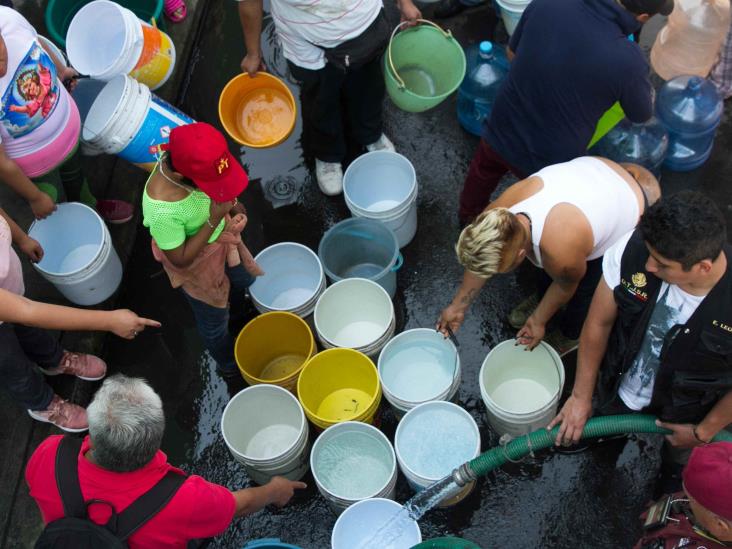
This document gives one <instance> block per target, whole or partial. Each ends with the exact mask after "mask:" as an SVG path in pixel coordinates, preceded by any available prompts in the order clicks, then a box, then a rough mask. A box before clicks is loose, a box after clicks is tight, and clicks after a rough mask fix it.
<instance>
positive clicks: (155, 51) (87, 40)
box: [66, 0, 175, 90]
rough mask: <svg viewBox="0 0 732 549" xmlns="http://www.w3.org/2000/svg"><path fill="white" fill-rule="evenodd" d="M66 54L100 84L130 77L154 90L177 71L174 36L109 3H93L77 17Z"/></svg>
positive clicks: (67, 36)
mask: <svg viewBox="0 0 732 549" xmlns="http://www.w3.org/2000/svg"><path fill="white" fill-rule="evenodd" d="M66 52H67V53H68V54H69V60H70V61H71V65H72V66H73V67H74V68H76V70H78V71H79V72H80V73H81V74H86V75H88V76H90V77H92V78H96V79H99V80H110V79H112V78H113V77H115V76H117V75H119V74H129V75H130V76H131V77H132V78H134V79H135V80H137V81H139V82H141V83H143V84H145V85H146V86H148V87H149V88H150V89H152V90H156V89H158V88H159V87H160V86H162V85H163V84H165V82H167V81H168V78H169V77H170V75H171V74H172V73H173V68H174V67H175V46H174V45H173V41H172V40H171V39H170V36H168V35H167V34H165V33H164V32H163V31H161V30H160V29H158V28H157V27H154V26H152V25H150V24H148V23H146V22H145V21H142V20H140V19H138V17H137V16H136V15H135V14H134V12H132V11H130V10H128V9H127V8H125V7H123V6H120V5H119V4H117V3H115V2H110V1H109V0H94V1H93V2H89V3H88V4H86V5H85V6H84V7H82V8H81V9H80V10H79V11H78V12H77V13H76V15H74V18H73V19H72V20H71V24H70V25H69V30H68V33H67V34H66Z"/></svg>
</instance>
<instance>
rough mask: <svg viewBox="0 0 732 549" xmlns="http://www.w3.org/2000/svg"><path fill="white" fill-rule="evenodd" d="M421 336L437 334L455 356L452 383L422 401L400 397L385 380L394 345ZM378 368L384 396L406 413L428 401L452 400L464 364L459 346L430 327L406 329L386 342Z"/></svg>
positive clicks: (426, 336)
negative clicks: (390, 353)
mask: <svg viewBox="0 0 732 549" xmlns="http://www.w3.org/2000/svg"><path fill="white" fill-rule="evenodd" d="M420 336H424V337H425V338H428V337H432V336H435V337H436V338H439V342H438V343H440V344H444V345H445V346H446V347H447V348H448V349H449V350H450V353H451V355H454V356H455V359H454V363H453V364H451V365H452V366H453V373H452V374H451V378H450V383H449V384H448V385H447V386H446V387H444V389H442V390H440V391H439V392H438V393H437V394H436V395H434V396H430V397H429V398H425V399H423V400H421V401H410V400H408V399H406V398H404V397H400V396H399V395H398V394H397V393H396V392H394V391H393V387H390V386H389V384H388V383H385V382H384V372H385V369H386V367H387V364H386V363H387V360H388V359H389V358H390V357H389V352H390V351H391V350H392V347H394V346H397V345H398V344H399V343H401V342H402V340H406V339H415V338H419V337H420ZM416 343H418V342H417V341H415V344H416ZM377 370H378V372H379V381H380V382H381V388H382V389H381V390H382V392H383V394H384V398H386V400H387V401H389V404H391V405H392V406H393V407H394V408H396V409H397V410H399V411H400V412H402V413H405V412H407V411H409V410H410V409H412V408H414V407H416V406H419V405H420V404H424V403H426V402H432V401H439V400H450V398H451V397H452V396H454V394H455V393H456V392H457V390H458V388H459V385H460V378H461V371H462V364H461V360H460V353H459V352H458V349H457V347H455V344H454V343H453V342H452V341H450V340H449V339H445V338H443V337H442V336H441V335H439V334H438V333H437V332H436V331H435V330H432V329H430V328H414V329H411V330H405V331H404V332H402V333H400V334H398V335H396V336H395V337H393V338H392V339H391V340H390V341H389V342H388V343H387V344H386V346H385V347H384V348H383V349H382V350H381V354H380V355H379V360H378V363H377Z"/></svg>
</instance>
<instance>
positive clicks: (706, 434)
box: [656, 391, 732, 448]
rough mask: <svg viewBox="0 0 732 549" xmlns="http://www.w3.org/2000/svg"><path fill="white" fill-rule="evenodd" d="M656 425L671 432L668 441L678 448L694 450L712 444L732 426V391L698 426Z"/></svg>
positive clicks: (657, 422)
mask: <svg viewBox="0 0 732 549" xmlns="http://www.w3.org/2000/svg"><path fill="white" fill-rule="evenodd" d="M656 424H657V425H658V426H659V427H665V428H666V429H670V430H671V434H670V435H666V440H668V441H669V442H670V443H671V445H673V446H676V447H678V448H693V447H694V446H699V445H700V444H704V443H707V442H711V440H712V439H713V438H714V436H715V435H716V434H717V433H719V431H721V430H722V429H724V428H725V427H726V426H727V425H730V424H732V391H729V392H727V394H726V395H724V396H723V397H722V398H721V399H720V400H719V402H717V403H716V404H715V405H714V408H712V409H711V410H709V413H708V414H707V415H706V416H705V417H704V419H703V420H701V422H700V423H699V424H698V425H694V424H692V423H665V422H663V421H656ZM695 430H696V434H694V431H695Z"/></svg>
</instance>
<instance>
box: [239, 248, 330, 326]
mask: <svg viewBox="0 0 732 549" xmlns="http://www.w3.org/2000/svg"><path fill="white" fill-rule="evenodd" d="M255 259H256V261H257V263H258V264H259V266H260V267H261V268H262V270H263V271H264V276H258V277H257V279H256V280H255V282H254V284H252V285H251V286H250V287H249V294H250V295H251V296H252V302H253V303H254V306H255V307H256V309H257V310H258V311H259V312H260V313H266V312H270V311H287V312H290V313H294V314H296V315H298V316H300V317H303V318H304V317H306V316H308V315H310V314H311V313H312V312H313V309H315V304H316V303H317V301H318V298H319V297H320V296H321V295H322V293H323V292H324V291H325V284H326V282H325V273H324V272H323V266H322V265H321V264H320V259H319V258H318V256H317V254H315V252H313V251H312V250H311V249H310V248H308V247H307V246H303V245H302V244H297V243H295V242H280V243H279V244H274V245H272V246H270V247H268V248H265V249H264V250H262V251H261V252H259V253H258V254H257V256H256V258H255Z"/></svg>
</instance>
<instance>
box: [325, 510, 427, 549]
mask: <svg viewBox="0 0 732 549" xmlns="http://www.w3.org/2000/svg"><path fill="white" fill-rule="evenodd" d="M400 511H402V506H401V505H400V504H398V503H397V502H396V501H392V500H390V499H384V498H373V499H365V500H363V501H359V502H358V503H354V504H353V505H351V506H350V507H349V508H348V509H346V510H345V511H344V512H343V514H342V515H341V516H340V517H338V520H337V521H336V523H335V526H333V533H332V534H331V538H330V543H331V547H332V549H360V548H364V549H365V548H367V547H368V548H371V547H381V548H383V549H387V548H388V549H411V548H412V547H414V546H415V545H417V544H418V543H419V542H421V541H422V533H421V532H420V530H419V525H418V524H417V521H415V520H412V519H410V518H405V519H404V520H401V521H399V522H398V524H394V531H393V533H391V532H387V533H386V534H385V535H384V536H379V532H380V529H381V528H383V527H385V526H387V527H388V524H389V522H390V521H391V520H392V519H394V518H395V517H397V514H398V513H399V512H400ZM375 537H385V538H388V540H389V541H390V542H391V544H390V545H388V546H384V545H382V544H381V543H380V542H376V545H374V543H373V540H374V539H375Z"/></svg>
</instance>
